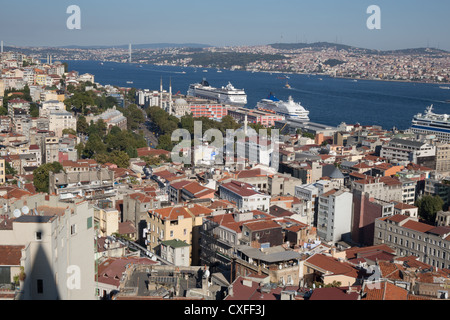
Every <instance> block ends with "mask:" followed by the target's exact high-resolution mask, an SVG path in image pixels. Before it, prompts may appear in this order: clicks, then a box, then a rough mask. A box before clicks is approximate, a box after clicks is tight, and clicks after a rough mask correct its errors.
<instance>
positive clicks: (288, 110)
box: [256, 99, 310, 121]
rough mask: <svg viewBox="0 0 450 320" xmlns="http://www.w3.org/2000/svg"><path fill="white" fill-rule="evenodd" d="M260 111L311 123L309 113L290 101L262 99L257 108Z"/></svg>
mask: <svg viewBox="0 0 450 320" xmlns="http://www.w3.org/2000/svg"><path fill="white" fill-rule="evenodd" d="M256 107H257V108H258V109H259V110H262V111H264V110H267V111H271V112H274V113H276V114H279V115H281V116H284V117H286V118H288V119H295V120H301V121H309V120H310V119H309V111H308V110H306V109H305V108H303V107H302V106H301V105H300V104H298V103H295V102H293V101H292V100H289V101H288V102H285V101H281V100H278V99H275V100H272V99H262V100H261V101H259V102H258V103H257V106H256Z"/></svg>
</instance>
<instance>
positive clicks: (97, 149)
mask: <svg viewBox="0 0 450 320" xmlns="http://www.w3.org/2000/svg"><path fill="white" fill-rule="evenodd" d="M101 153H106V145H105V144H104V142H103V141H102V139H101V138H100V136H99V135H98V134H97V133H94V134H91V135H89V139H88V141H87V142H86V145H85V147H84V150H83V156H84V157H86V158H89V159H94V158H95V156H96V155H98V154H101Z"/></svg>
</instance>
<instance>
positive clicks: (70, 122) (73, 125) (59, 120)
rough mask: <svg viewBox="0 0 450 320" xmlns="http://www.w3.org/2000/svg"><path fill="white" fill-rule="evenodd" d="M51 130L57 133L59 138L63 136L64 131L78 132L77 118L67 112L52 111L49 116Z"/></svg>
mask: <svg viewBox="0 0 450 320" xmlns="http://www.w3.org/2000/svg"><path fill="white" fill-rule="evenodd" d="M48 118H49V127H48V128H49V130H50V131H53V132H55V134H56V136H57V137H62V136H63V130H64V129H72V130H74V131H76V130H77V119H76V117H75V116H74V115H73V114H72V113H70V112H68V111H65V110H59V111H50V113H49V115H48Z"/></svg>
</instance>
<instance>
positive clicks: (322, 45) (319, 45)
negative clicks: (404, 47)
mask: <svg viewBox="0 0 450 320" xmlns="http://www.w3.org/2000/svg"><path fill="white" fill-rule="evenodd" d="M269 46H271V47H272V48H274V49H278V50H295V49H305V48H311V49H318V50H319V49H330V48H334V49H337V50H352V51H364V52H367V53H377V52H378V51H377V50H371V49H363V48H357V47H352V46H348V45H345V44H339V43H329V42H314V43H274V44H269Z"/></svg>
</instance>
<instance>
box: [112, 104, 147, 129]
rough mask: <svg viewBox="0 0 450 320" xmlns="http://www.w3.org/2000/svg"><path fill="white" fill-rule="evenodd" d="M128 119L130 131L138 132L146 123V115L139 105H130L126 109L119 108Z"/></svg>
mask: <svg viewBox="0 0 450 320" xmlns="http://www.w3.org/2000/svg"><path fill="white" fill-rule="evenodd" d="M117 110H119V111H120V112H122V113H123V115H124V116H125V117H126V118H127V128H128V130H136V129H138V128H139V127H140V125H141V124H143V123H144V122H145V114H144V112H143V110H142V109H141V108H139V107H138V106H137V105H135V104H134V103H133V104H130V105H128V106H127V107H126V108H119V107H118V108H117Z"/></svg>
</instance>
